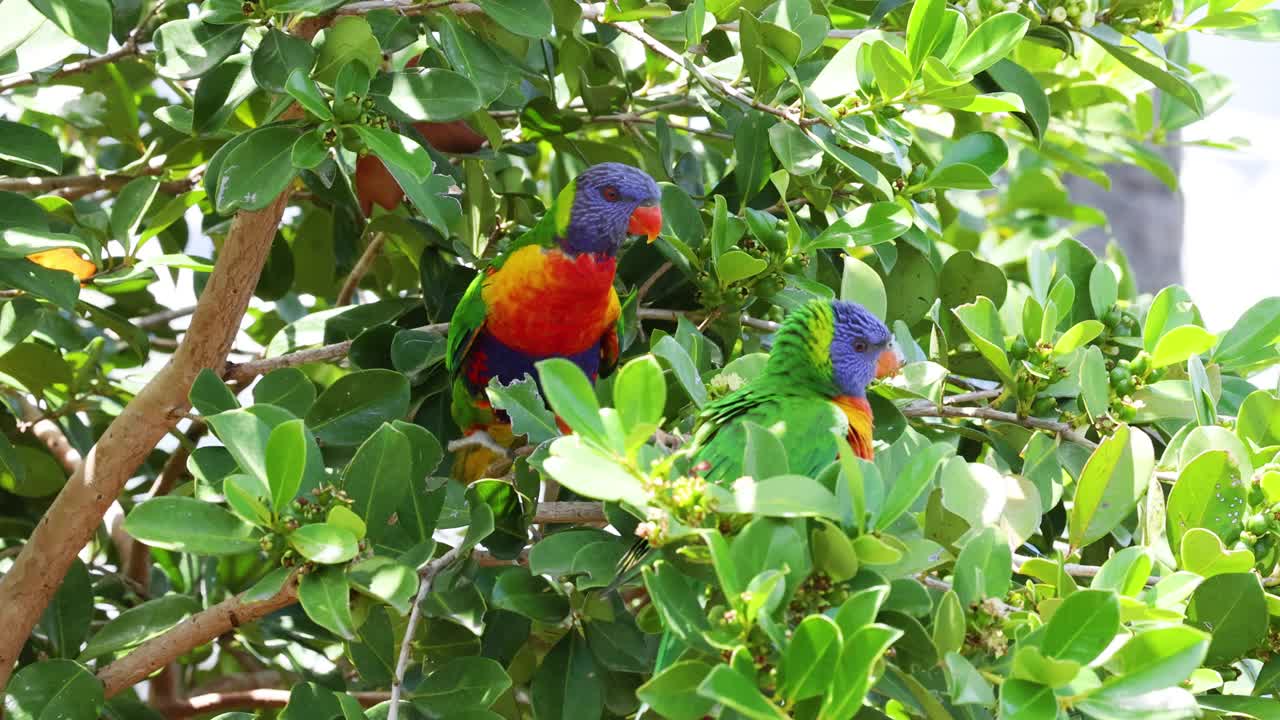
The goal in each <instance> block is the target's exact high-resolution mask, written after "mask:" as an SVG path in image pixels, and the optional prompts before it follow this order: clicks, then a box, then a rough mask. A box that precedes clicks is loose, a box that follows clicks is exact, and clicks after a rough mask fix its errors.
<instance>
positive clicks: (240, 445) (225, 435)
mask: <svg viewBox="0 0 1280 720" xmlns="http://www.w3.org/2000/svg"><path fill="white" fill-rule="evenodd" d="M219 382H221V381H219ZM264 408H265V409H267V410H271V409H274V410H276V411H277V412H280V410H279V409H278V408H271V407H270V406H269V405H256V406H254V407H252V408H248V409H243V410H242V409H235V410H226V411H223V412H221V413H218V414H217V415H213V416H211V417H209V418H208V419H207V422H208V423H209V427H211V428H213V431H214V432H215V433H216V434H217V436H218V439H219V440H221V441H222V444H223V445H225V446H226V447H227V450H228V451H229V452H230V453H231V456H232V457H234V458H235V459H236V464H237V465H239V466H240V469H241V470H243V471H244V472H246V473H248V474H249V475H251V476H253V478H254V479H255V480H257V481H258V483H259V484H260V485H261V486H262V490H263V492H262V493H261V494H262V495H263V496H264V497H271V493H270V492H269V488H270V487H271V477H270V475H269V473H268V472H267V445H268V443H269V442H270V438H271V433H272V431H273V428H274V426H275V425H274V423H273V422H271V421H272V420H273V418H272V417H271V416H269V415H268V414H267V413H266V412H264ZM285 419H288V418H285ZM289 499H290V500H292V499H293V498H292V497H290V498H289Z"/></svg>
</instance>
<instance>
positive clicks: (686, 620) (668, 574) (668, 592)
mask: <svg viewBox="0 0 1280 720" xmlns="http://www.w3.org/2000/svg"><path fill="white" fill-rule="evenodd" d="M642 572H643V575H644V585H645V588H646V589H647V590H648V591H649V595H650V596H651V597H652V598H653V605H654V607H655V608H656V609H657V611H658V615H659V616H660V617H661V618H662V625H663V627H664V628H666V629H667V630H669V631H670V632H671V633H672V634H673V635H675V636H676V637H677V638H679V639H680V640H681V641H682V642H683V643H684V644H686V645H695V646H697V647H705V646H706V641H705V640H703V638H702V631H703V630H706V629H707V627H708V625H707V618H706V615H705V613H704V612H703V610H702V606H701V605H699V604H698V596H697V595H696V594H695V591H694V589H693V587H691V586H690V585H689V581H688V580H687V579H685V577H684V575H682V574H681V573H680V571H679V570H676V569H675V568H674V567H672V566H671V565H670V564H669V563H667V562H665V561H659V562H657V563H654V564H653V565H647V566H645V567H644V569H643V571H642Z"/></svg>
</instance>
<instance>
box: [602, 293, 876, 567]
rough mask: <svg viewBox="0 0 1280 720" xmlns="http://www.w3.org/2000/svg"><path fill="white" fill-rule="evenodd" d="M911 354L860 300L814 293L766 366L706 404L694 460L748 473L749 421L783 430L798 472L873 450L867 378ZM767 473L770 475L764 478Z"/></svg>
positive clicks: (712, 473) (639, 552) (711, 470)
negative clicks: (843, 449) (842, 453)
mask: <svg viewBox="0 0 1280 720" xmlns="http://www.w3.org/2000/svg"><path fill="white" fill-rule="evenodd" d="M900 364H901V357H900V355H899V353H898V351H897V348H895V347H894V346H893V335H892V334H891V333H890V332H889V328H887V327H885V324H884V323H883V322H881V321H880V319H879V318H877V317H876V316H875V315H873V314H872V313H871V312H869V311H868V310H867V309H866V308H864V307H862V306H861V305H859V304H857V303H852V302H845V301H821V300H815V301H811V302H809V303H807V304H805V305H803V306H801V307H799V308H797V309H796V310H795V311H793V312H792V313H791V314H790V315H788V316H787V318H786V320H785V321H784V322H783V323H782V327H781V328H779V330H778V334H777V336H776V337H775V339H774V342H773V347H772V348H771V349H770V351H769V360H768V362H767V363H766V364H765V369H764V372H762V373H761V374H760V375H759V376H758V377H756V378H754V379H752V380H751V381H750V382H748V383H747V384H746V385H743V386H742V387H741V388H739V389H737V390H735V391H734V392H732V393H730V394H728V395H726V396H724V397H722V398H720V399H718V400H715V401H714V402H712V403H710V404H708V405H707V406H706V407H705V408H703V409H702V412H701V413H700V414H699V416H698V424H697V426H696V427H695V428H694V431H693V439H692V448H693V450H692V453H693V454H692V460H693V463H694V467H695V468H701V469H700V470H699V472H700V474H701V475H702V477H703V478H704V479H706V480H707V481H708V482H712V483H716V484H718V485H722V486H727V485H729V484H731V483H732V482H733V481H734V480H737V479H738V478H739V477H741V475H742V464H743V457H744V455H745V454H746V450H747V431H746V425H745V423H746V422H752V423H755V424H757V425H759V426H761V427H763V428H765V429H766V430H768V431H769V432H770V433H772V434H773V435H774V436H775V437H777V438H778V439H779V440H780V441H781V443H782V446H783V447H784V448H786V450H787V460H788V466H789V468H790V471H791V472H792V473H795V474H798V475H807V476H809V477H813V476H816V475H817V474H818V473H819V472H821V471H822V469H823V468H825V467H826V466H827V465H829V464H831V463H832V462H834V461H835V460H836V459H837V457H838V456H839V449H838V447H837V444H838V443H841V442H843V443H848V445H849V447H850V448H851V449H852V450H853V451H854V453H855V454H857V455H858V457H861V458H863V459H865V460H870V459H871V457H872V436H871V432H872V415H871V405H870V404H869V403H868V402H867V386H869V385H870V384H871V381H872V380H874V379H875V378H878V377H885V376H887V375H891V374H893V373H894V372H896V371H897V369H898V367H899V365H900ZM760 479H764V478H760ZM650 554H651V553H650V550H649V545H648V543H647V542H646V541H645V540H644V538H640V539H639V540H637V541H636V543H635V544H634V545H633V546H632V547H631V549H630V550H628V552H627V553H626V554H625V555H624V556H623V557H622V559H621V560H619V562H618V574H617V577H616V578H615V580H614V582H613V583H612V584H611V585H610V586H609V589H614V588H616V587H618V586H619V585H621V584H622V583H623V582H624V581H626V580H627V579H629V576H631V575H632V571H633V570H635V569H636V568H637V567H638V566H639V565H641V564H642V563H643V562H644V561H645V560H646V559H647V558H648V557H649V556H650Z"/></svg>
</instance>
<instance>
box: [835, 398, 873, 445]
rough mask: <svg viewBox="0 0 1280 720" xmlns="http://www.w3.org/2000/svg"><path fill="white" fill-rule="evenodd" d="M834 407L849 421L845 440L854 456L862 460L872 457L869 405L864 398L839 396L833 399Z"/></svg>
mask: <svg viewBox="0 0 1280 720" xmlns="http://www.w3.org/2000/svg"><path fill="white" fill-rule="evenodd" d="M835 403H836V407H838V408H840V411H841V412H843V413H844V416H845V417H846V418H848V419H849V434H848V437H847V438H846V439H847V440H848V441H849V447H851V448H853V452H854V454H856V455H857V456H858V457H860V458H862V459H863V460H870V459H871V458H872V456H873V450H872V445H871V437H872V436H871V428H872V416H871V404H870V403H868V402H867V399H866V398H859V397H852V396H849V395H841V396H840V397H837V398H836V399H835Z"/></svg>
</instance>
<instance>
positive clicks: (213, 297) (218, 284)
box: [0, 192, 288, 689]
mask: <svg viewBox="0 0 1280 720" xmlns="http://www.w3.org/2000/svg"><path fill="white" fill-rule="evenodd" d="M287 202H288V193H287V192H285V193H282V194H281V195H280V197H278V198H276V199H275V201H273V202H272V203H271V204H270V205H269V206H267V207H266V208H264V209H262V210H258V211H255V212H241V213H240V214H238V215H237V216H236V219H235V221H234V223H233V224H232V228H231V232H230V233H229V234H228V236H227V240H226V243H225V245H224V246H223V248H222V252H221V253H220V256H219V258H218V263H217V266H216V267H215V268H214V271H213V273H212V275H211V276H210V278H209V284H208V285H207V286H206V288H205V291H204V293H203V294H202V296H201V298H200V303H199V305H198V306H197V308H196V312H195V314H194V315H193V317H192V319H191V327H190V329H189V330H188V331H187V333H186V335H185V336H184V337H183V341H182V345H181V346H180V347H179V348H178V350H177V352H176V353H175V354H174V356H173V358H172V359H171V360H170V361H169V363H168V364H167V365H165V366H164V368H162V369H161V370H160V372H158V373H157V374H156V376H155V377H154V378H152V379H151V382H149V383H147V386H146V387H145V388H143V389H142V391H141V392H139V393H138V394H137V396H135V397H134V399H133V402H131V403H129V405H128V406H127V407H125V409H124V411H123V412H121V413H120V415H119V417H117V418H116V419H115V421H114V422H112V423H111V425H110V426H109V427H108V428H107V430H106V432H105V433H103V435H102V437H101V438H100V439H99V440H98V442H97V444H95V445H94V447H93V449H91V450H90V451H89V455H88V457H86V458H85V459H84V462H83V463H81V465H80V467H79V468H78V469H77V470H76V472H75V473H74V474H73V475H72V476H71V478H70V479H69V480H68V481H67V484H66V486H65V487H63V489H62V491H61V492H60V493H58V497H57V498H56V499H55V500H54V502H53V505H51V506H50V507H49V510H48V511H47V512H46V513H45V514H44V517H42V518H41V519H40V523H39V524H38V525H37V526H36V529H35V531H34V532H33V533H32V534H31V538H30V539H29V541H28V542H27V544H26V545H25V546H23V549H22V552H21V554H19V555H18V558H17V560H16V561H15V563H14V565H13V568H12V569H11V570H10V571H9V572H8V573H7V574H6V575H5V576H4V577H3V578H2V579H0V627H3V628H4V632H3V633H0V689H3V688H4V686H5V685H7V684H8V680H9V675H10V673H11V672H12V670H13V665H14V663H15V662H16V660H17V657H18V653H19V652H20V651H21V650H22V646H23V644H25V643H26V640H27V637H28V636H29V635H30V633H31V628H32V627H34V626H35V623H36V622H37V621H38V620H39V619H40V615H41V614H42V613H43V612H44V609H45V607H46V606H47V605H48V603H49V600H50V598H52V597H53V594H54V593H55V592H56V591H57V589H58V586H59V585H60V584H61V583H62V578H63V576H64V575H65V574H66V571H67V568H68V567H69V566H70V565H71V562H72V560H73V559H74V558H75V556H76V554H77V553H78V552H79V551H80V549H81V548H83V547H84V546H85V543H87V542H88V541H89V540H90V539H91V538H92V537H93V533H94V531H95V530H96V529H97V527H98V525H99V523H101V521H102V518H103V515H104V514H105V513H106V511H107V508H109V507H110V506H111V504H112V503H113V502H115V500H116V497H117V496H118V495H119V494H120V491H121V490H122V489H123V487H124V483H125V481H126V480H128V479H129V478H130V477H131V476H132V475H133V473H134V472H135V471H136V470H137V468H138V466H139V465H141V464H142V462H143V461H144V460H145V459H146V457H147V455H148V453H150V452H151V450H152V449H153V448H154V447H155V446H156V443H158V442H159V441H160V438H162V437H163V436H164V435H165V433H166V432H168V431H169V429H170V428H171V427H173V426H174V424H175V423H177V421H178V420H180V419H181V418H182V417H183V416H184V415H185V414H186V412H187V410H188V408H189V407H190V403H189V402H188V400H187V394H188V392H189V391H190V389H191V384H192V382H193V381H194V380H195V378H196V375H197V374H198V373H199V372H200V371H201V370H203V369H204V368H210V369H214V370H217V371H221V370H222V368H223V366H224V363H225V361H226V356H227V352H228V351H229V350H230V349H231V342H232V340H234V339H235V336H236V332H237V330H238V329H239V326H240V319H241V317H242V316H243V315H244V312H245V310H246V309H247V308H248V305H249V298H250V296H251V295H252V293H253V288H254V287H256V286H257V282H258V275H259V274H260V273H261V271H262V266H263V264H264V263H265V262H266V258H267V253H268V251H269V250H270V248H271V241H272V239H273V238H274V237H275V232H276V227H277V226H278V225H279V222H280V217H281V215H282V214H283V212H284V208H285V205H286V204H287Z"/></svg>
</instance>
